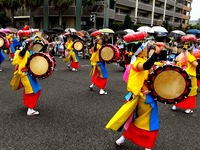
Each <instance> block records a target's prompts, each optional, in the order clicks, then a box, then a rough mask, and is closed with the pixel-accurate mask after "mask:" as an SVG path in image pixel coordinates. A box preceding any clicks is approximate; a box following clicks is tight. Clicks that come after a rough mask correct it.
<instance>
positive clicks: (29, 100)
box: [23, 90, 41, 109]
mask: <svg viewBox="0 0 200 150" xmlns="http://www.w3.org/2000/svg"><path fill="white" fill-rule="evenodd" d="M40 93H41V90H39V91H38V92H37V93H35V94H34V93H31V94H25V92H24V93H23V96H24V105H25V106H26V107H27V108H31V109H33V108H35V107H36V104H37V101H38V98H39V96H40Z"/></svg>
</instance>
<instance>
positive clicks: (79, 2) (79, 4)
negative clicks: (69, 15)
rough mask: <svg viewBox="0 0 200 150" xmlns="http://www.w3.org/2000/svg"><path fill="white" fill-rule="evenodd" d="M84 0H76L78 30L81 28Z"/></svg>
mask: <svg viewBox="0 0 200 150" xmlns="http://www.w3.org/2000/svg"><path fill="white" fill-rule="evenodd" d="M81 12H82V0H76V27H75V28H76V30H81V15H82V13H81Z"/></svg>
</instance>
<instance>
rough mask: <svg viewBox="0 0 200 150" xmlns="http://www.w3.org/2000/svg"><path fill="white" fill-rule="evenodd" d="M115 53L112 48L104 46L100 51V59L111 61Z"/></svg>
mask: <svg viewBox="0 0 200 150" xmlns="http://www.w3.org/2000/svg"><path fill="white" fill-rule="evenodd" d="M114 55H115V53H114V50H113V48H112V47H110V46H105V47H103V48H102V49H101V50H100V56H101V59H102V60H104V61H111V60H112V59H113V57H114Z"/></svg>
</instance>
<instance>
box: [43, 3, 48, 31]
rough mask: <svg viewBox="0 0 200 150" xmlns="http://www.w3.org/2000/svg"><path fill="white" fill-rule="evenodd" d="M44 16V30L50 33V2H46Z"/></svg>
mask: <svg viewBox="0 0 200 150" xmlns="http://www.w3.org/2000/svg"><path fill="white" fill-rule="evenodd" d="M43 16H44V29H45V30H47V31H48V29H49V0H45V1H44V9H43Z"/></svg>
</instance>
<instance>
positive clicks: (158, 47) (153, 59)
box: [137, 43, 164, 71]
mask: <svg viewBox="0 0 200 150" xmlns="http://www.w3.org/2000/svg"><path fill="white" fill-rule="evenodd" d="M157 44H158V45H156V49H155V51H154V53H153V55H152V56H151V57H150V58H149V59H148V60H147V61H146V62H145V63H139V64H138V65H137V69H138V70H140V71H141V70H149V69H151V67H152V66H153V65H154V63H155V62H156V61H157V58H158V56H159V53H160V51H161V50H162V49H163V47H164V44H161V43H157Z"/></svg>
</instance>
